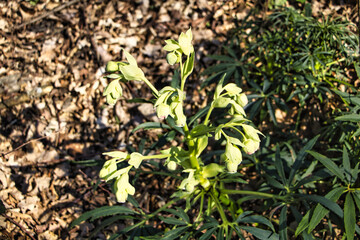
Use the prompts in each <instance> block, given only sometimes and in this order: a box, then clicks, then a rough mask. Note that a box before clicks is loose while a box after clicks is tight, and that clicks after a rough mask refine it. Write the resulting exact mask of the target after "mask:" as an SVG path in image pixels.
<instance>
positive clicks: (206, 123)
mask: <svg viewBox="0 0 360 240" xmlns="http://www.w3.org/2000/svg"><path fill="white" fill-rule="evenodd" d="M213 110H214V107H213V105H212V104H211V106H210V108H209V111H208V112H207V114H206V117H205V120H204V125H205V126H207V125H208V124H209V118H210V115H211V112H212V111H213Z"/></svg>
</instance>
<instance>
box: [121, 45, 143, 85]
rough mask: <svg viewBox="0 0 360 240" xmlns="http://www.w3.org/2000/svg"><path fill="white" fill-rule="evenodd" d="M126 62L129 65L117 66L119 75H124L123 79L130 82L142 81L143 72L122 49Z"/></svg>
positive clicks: (134, 60) (133, 59)
mask: <svg viewBox="0 0 360 240" xmlns="http://www.w3.org/2000/svg"><path fill="white" fill-rule="evenodd" d="M123 52H124V54H125V57H126V60H127V61H128V63H129V64H121V65H120V66H119V68H120V71H121V73H122V74H123V75H124V77H125V79H126V80H128V81H131V80H143V79H144V78H145V75H144V72H143V71H142V70H141V69H140V68H139V67H138V65H137V62H136V59H135V58H134V57H133V56H131V54H130V53H128V52H127V51H126V50H125V49H123Z"/></svg>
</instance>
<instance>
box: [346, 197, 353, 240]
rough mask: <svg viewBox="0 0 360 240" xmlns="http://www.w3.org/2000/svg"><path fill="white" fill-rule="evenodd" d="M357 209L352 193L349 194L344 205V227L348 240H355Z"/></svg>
mask: <svg viewBox="0 0 360 240" xmlns="http://www.w3.org/2000/svg"><path fill="white" fill-rule="evenodd" d="M355 224H356V209H355V204H354V201H353V199H352V196H351V193H350V192H348V193H347V194H346V197H345V205H344V225H345V233H346V239H347V240H353V239H354V235H355Z"/></svg>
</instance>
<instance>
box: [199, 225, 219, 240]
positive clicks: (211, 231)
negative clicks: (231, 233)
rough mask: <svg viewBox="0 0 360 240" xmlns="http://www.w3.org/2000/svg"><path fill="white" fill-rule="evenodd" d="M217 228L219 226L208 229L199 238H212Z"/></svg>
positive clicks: (204, 239)
mask: <svg viewBox="0 0 360 240" xmlns="http://www.w3.org/2000/svg"><path fill="white" fill-rule="evenodd" d="M217 229H218V228H217V227H214V228H210V229H208V230H207V231H206V232H205V233H204V234H203V235H202V236H201V237H200V238H199V240H208V239H210V238H211V236H212V235H213V233H214V232H215V231H216V230H217Z"/></svg>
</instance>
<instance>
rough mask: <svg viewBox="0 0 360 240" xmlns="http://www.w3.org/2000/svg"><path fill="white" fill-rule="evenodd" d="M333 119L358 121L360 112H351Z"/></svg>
mask: <svg viewBox="0 0 360 240" xmlns="http://www.w3.org/2000/svg"><path fill="white" fill-rule="evenodd" d="M335 120H338V121H348V122H360V114H356V113H351V114H347V115H343V116H340V117H336V118H335Z"/></svg>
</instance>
